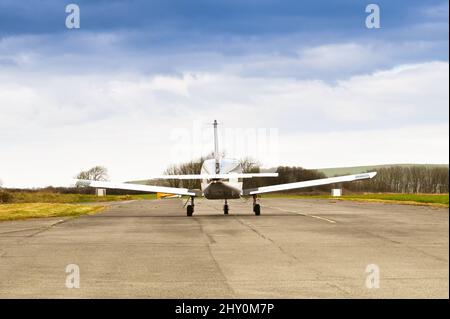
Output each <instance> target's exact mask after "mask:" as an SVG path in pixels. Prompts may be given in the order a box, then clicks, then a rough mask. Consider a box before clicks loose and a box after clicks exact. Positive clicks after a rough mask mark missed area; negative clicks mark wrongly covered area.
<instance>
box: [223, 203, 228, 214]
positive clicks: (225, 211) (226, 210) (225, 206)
mask: <svg viewBox="0 0 450 319" xmlns="http://www.w3.org/2000/svg"><path fill="white" fill-rule="evenodd" d="M223 213H224V214H225V215H228V205H223Z"/></svg>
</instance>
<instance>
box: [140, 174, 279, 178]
mask: <svg viewBox="0 0 450 319" xmlns="http://www.w3.org/2000/svg"><path fill="white" fill-rule="evenodd" d="M253 177H278V173H228V174H187V175H157V176H151V177H150V178H148V179H229V178H253Z"/></svg>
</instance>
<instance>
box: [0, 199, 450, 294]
mask: <svg viewBox="0 0 450 319" xmlns="http://www.w3.org/2000/svg"><path fill="white" fill-rule="evenodd" d="M222 204H223V203H222V202H221V201H208V200H198V201H197V202H196V206H195V214H194V217H191V218H189V217H186V215H185V209H184V208H183V206H182V205H183V203H182V201H181V200H179V199H165V200H154V201H131V202H122V203H115V204H112V205H111V206H110V207H109V209H107V210H106V211H105V212H103V213H100V214H97V215H92V216H83V217H79V218H74V219H65V218H56V219H55V218H50V219H31V220H26V221H14V222H1V223H0V297H2V298H17V297H19V298H22V297H57V298H75V297H83V298H84V297H95V298H97V297H98V298H101V297H112V298H118V297H124V298H202V297H204V298H228V297H230V298H336V297H337V298H380V297H381V298H413V297H424V298H448V297H449V262H448V255H449V245H448V244H449V224H448V209H446V208H431V207H425V206H408V205H390V204H389V205H388V204H375V203H359V202H348V201H345V202H344V201H342V202H340V201H332V200H296V199H263V200H262V214H261V216H254V215H253V213H252V211H251V201H248V202H245V201H244V200H234V201H229V204H230V215H228V216H224V215H223V213H222ZM69 264H76V265H77V266H78V267H79V270H80V287H79V288H72V289H70V288H67V287H66V279H67V276H68V275H71V273H69V274H68V273H66V267H67V265H69ZM368 265H375V266H369V269H370V270H371V271H372V272H371V273H367V272H366V268H367V267H368ZM377 269H378V270H379V277H378V278H379V281H378V280H377V277H376V272H377ZM368 276H369V279H368ZM366 281H368V282H369V286H370V287H372V288H368V287H367V282H366ZM377 282H379V288H374V286H375V287H376V283H377Z"/></svg>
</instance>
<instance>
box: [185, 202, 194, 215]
mask: <svg viewBox="0 0 450 319" xmlns="http://www.w3.org/2000/svg"><path fill="white" fill-rule="evenodd" d="M193 213H194V206H192V205H187V207H186V214H187V215H188V216H189V217H190V216H192V214H193Z"/></svg>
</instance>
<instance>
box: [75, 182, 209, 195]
mask: <svg viewBox="0 0 450 319" xmlns="http://www.w3.org/2000/svg"><path fill="white" fill-rule="evenodd" d="M78 182H79V183H81V184H82V185H84V186H91V187H96V188H113V189H125V190H133V191H142V192H151V193H167V194H175V195H186V196H201V192H200V191H199V190H194V189H188V188H177V187H165V186H152V185H142V184H129V183H112V182H103V181H91V180H78Z"/></svg>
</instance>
